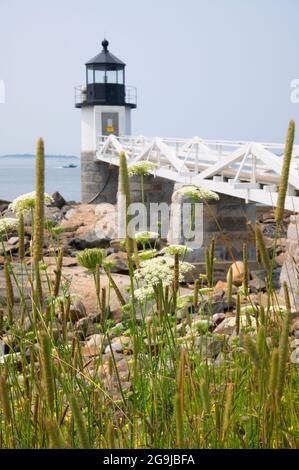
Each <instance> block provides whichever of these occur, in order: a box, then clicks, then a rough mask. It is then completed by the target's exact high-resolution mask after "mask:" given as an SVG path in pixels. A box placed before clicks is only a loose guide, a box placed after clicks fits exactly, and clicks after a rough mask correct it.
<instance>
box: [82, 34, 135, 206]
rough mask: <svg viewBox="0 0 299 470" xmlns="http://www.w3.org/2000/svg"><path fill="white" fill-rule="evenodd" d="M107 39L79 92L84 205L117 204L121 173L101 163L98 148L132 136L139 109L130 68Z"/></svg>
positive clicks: (87, 72) (92, 60) (87, 69)
mask: <svg viewBox="0 0 299 470" xmlns="http://www.w3.org/2000/svg"><path fill="white" fill-rule="evenodd" d="M108 47H109V42H108V41H107V39H104V40H103V41H102V50H101V52H100V53H99V54H98V55H96V56H95V57H93V58H92V59H90V60H89V61H88V62H86V64H85V67H86V84H85V85H81V86H79V87H76V88H75V106H76V108H80V109H81V198H82V202H85V203H89V202H96V203H98V202H110V203H113V202H115V201H116V193H117V178H118V172H117V170H116V168H115V167H112V166H110V165H109V164H107V163H105V162H100V161H97V158H96V153H97V148H98V144H99V143H100V142H101V141H102V140H103V139H104V138H105V136H107V135H110V134H114V135H116V136H123V135H130V134H131V111H132V109H134V108H136V106H137V93H136V88H135V87H132V86H126V82H125V67H126V64H125V63H124V62H123V61H121V60H120V59H118V58H117V57H115V55H113V54H112V53H111V52H110V51H109V49H108Z"/></svg>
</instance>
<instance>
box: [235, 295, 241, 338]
mask: <svg viewBox="0 0 299 470" xmlns="http://www.w3.org/2000/svg"><path fill="white" fill-rule="evenodd" d="M240 320H241V297H240V294H239V293H238V294H237V303H236V334H237V335H239V334H240Z"/></svg>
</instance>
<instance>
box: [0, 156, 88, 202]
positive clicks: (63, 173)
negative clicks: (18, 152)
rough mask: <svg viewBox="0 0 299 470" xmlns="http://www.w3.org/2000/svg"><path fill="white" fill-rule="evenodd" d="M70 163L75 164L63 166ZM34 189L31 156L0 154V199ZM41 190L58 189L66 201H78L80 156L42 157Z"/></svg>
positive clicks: (10, 197) (13, 196) (8, 198)
mask: <svg viewBox="0 0 299 470" xmlns="http://www.w3.org/2000/svg"><path fill="white" fill-rule="evenodd" d="M70 163H72V164H75V165H78V166H77V168H63V166H64V165H69V164H70ZM34 190H35V159H34V158H30V157H4V158H3V157H0V199H4V200H6V201H12V200H13V199H14V198H15V197H17V196H19V195H20V194H24V193H28V192H30V191H34ZM45 190H46V192H47V193H48V194H53V193H54V192H55V191H59V192H60V194H61V195H62V196H63V197H64V198H65V199H66V200H67V201H71V200H72V201H80V191H81V190H80V160H79V159H76V158H72V157H70V158H59V157H48V158H46V159H45Z"/></svg>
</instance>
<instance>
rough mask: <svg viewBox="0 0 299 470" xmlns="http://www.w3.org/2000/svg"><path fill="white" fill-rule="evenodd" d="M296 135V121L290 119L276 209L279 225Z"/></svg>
mask: <svg viewBox="0 0 299 470" xmlns="http://www.w3.org/2000/svg"><path fill="white" fill-rule="evenodd" d="M294 137H295V122H294V121H290V123H289V128H288V133H287V139H286V145H285V151H284V159H283V165H282V172H281V177H280V182H279V191H278V199H277V206H276V211H275V220H276V223H277V225H278V226H281V224H282V221H283V212H284V205H285V199H286V194H287V190H288V182H289V173H290V166H291V159H292V152H293V144H294Z"/></svg>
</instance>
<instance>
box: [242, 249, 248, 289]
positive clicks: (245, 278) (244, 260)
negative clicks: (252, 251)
mask: <svg viewBox="0 0 299 470" xmlns="http://www.w3.org/2000/svg"><path fill="white" fill-rule="evenodd" d="M243 264H244V279H243V285H244V292H245V296H246V297H247V296H248V293H249V291H248V280H249V269H248V254H247V245H246V243H244V244H243Z"/></svg>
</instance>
